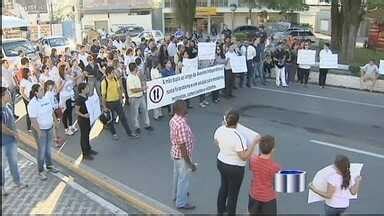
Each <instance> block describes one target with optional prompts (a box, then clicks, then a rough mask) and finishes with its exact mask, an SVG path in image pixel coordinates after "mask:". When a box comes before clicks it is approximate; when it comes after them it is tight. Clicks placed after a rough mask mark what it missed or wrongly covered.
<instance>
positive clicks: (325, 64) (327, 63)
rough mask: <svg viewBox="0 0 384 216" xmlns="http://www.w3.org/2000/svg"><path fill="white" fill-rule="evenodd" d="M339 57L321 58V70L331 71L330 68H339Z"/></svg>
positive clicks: (333, 55) (325, 56) (330, 55)
mask: <svg viewBox="0 0 384 216" xmlns="http://www.w3.org/2000/svg"><path fill="white" fill-rule="evenodd" d="M338 66H339V63H338V55H337V54H329V55H321V56H320V68H324V69H329V68H338Z"/></svg>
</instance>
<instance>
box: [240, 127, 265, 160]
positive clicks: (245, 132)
mask: <svg viewBox="0 0 384 216" xmlns="http://www.w3.org/2000/svg"><path fill="white" fill-rule="evenodd" d="M236 130H237V131H238V132H239V133H240V134H241V135H242V136H243V137H244V138H245V141H246V144H247V146H251V145H252V143H253V142H254V141H255V139H257V138H258V137H260V135H259V133H257V132H256V131H254V130H252V129H249V128H247V127H246V126H244V125H242V124H240V123H238V124H237V127H236ZM254 154H256V155H258V154H259V148H258V147H257V148H255V152H254Z"/></svg>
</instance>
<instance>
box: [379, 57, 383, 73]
mask: <svg viewBox="0 0 384 216" xmlns="http://www.w3.org/2000/svg"><path fill="white" fill-rule="evenodd" d="M379 74H384V60H380V67H379Z"/></svg>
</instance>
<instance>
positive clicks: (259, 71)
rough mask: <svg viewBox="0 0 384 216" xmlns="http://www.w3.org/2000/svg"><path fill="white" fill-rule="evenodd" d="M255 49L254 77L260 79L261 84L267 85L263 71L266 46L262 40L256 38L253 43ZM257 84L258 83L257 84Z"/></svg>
mask: <svg viewBox="0 0 384 216" xmlns="http://www.w3.org/2000/svg"><path fill="white" fill-rule="evenodd" d="M252 45H253V47H254V48H255V51H256V53H255V56H254V58H253V63H254V70H255V72H254V75H255V76H256V77H259V79H260V82H261V84H262V85H265V84H266V83H265V75H264V71H263V62H264V55H265V54H264V45H263V44H262V43H261V38H260V37H256V38H255V40H254V41H253V44H252ZM254 84H256V81H255V83H254Z"/></svg>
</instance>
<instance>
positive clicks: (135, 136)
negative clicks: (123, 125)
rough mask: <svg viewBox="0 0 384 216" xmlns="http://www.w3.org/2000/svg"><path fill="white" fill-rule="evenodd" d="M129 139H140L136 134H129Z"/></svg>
mask: <svg viewBox="0 0 384 216" xmlns="http://www.w3.org/2000/svg"><path fill="white" fill-rule="evenodd" d="M128 136H129V137H132V138H138V137H139V135H137V134H135V133H130V134H128Z"/></svg>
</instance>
